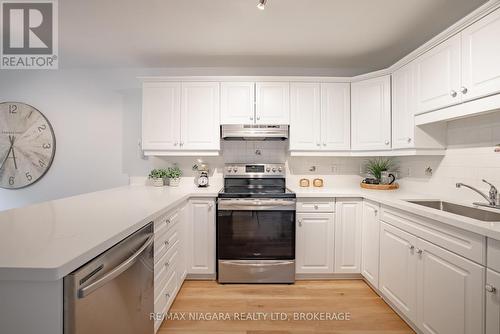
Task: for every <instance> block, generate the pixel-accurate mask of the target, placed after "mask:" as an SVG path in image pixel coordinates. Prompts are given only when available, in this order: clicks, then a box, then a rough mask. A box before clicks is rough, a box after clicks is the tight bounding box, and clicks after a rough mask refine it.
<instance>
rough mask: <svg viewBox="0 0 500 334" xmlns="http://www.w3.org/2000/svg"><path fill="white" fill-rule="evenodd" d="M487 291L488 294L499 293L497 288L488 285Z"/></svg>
mask: <svg viewBox="0 0 500 334" xmlns="http://www.w3.org/2000/svg"><path fill="white" fill-rule="evenodd" d="M485 289H486V291H488V292H491V293H497V288H495V287H494V286H493V285H490V284H486V286H485Z"/></svg>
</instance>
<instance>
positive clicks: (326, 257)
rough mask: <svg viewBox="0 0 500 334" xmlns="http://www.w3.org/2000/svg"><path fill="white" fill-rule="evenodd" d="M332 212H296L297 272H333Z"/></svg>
mask: <svg viewBox="0 0 500 334" xmlns="http://www.w3.org/2000/svg"><path fill="white" fill-rule="evenodd" d="M333 219H334V216H333V213H298V214H297V231H296V238H297V245H296V259H297V265H296V271H297V273H309V274H318V273H333V253H334V247H333V241H334V238H333V233H334V231H333Z"/></svg>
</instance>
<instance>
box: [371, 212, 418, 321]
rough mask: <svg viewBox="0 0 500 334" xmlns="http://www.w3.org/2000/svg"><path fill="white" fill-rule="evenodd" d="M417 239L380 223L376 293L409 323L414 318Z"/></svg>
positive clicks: (415, 307)
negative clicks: (385, 299)
mask: <svg viewBox="0 0 500 334" xmlns="http://www.w3.org/2000/svg"><path fill="white" fill-rule="evenodd" d="M416 243H417V237H415V236H414V235H412V234H409V233H406V232H404V231H402V230H400V229H398V228H396V227H394V226H392V225H389V224H386V223H384V222H381V223H380V275H379V290H380V292H381V293H382V294H383V295H384V296H385V298H387V299H388V300H389V301H390V302H391V303H392V304H394V306H396V307H397V309H398V310H399V311H400V312H401V313H402V314H404V315H405V316H406V317H407V318H408V319H409V320H411V321H415V320H416V318H417V280H416V275H417V257H416V254H415V245H416Z"/></svg>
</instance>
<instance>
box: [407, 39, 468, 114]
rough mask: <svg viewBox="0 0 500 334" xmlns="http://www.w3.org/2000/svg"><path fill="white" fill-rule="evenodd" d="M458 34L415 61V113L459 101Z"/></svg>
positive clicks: (459, 43) (460, 97)
mask: <svg viewBox="0 0 500 334" xmlns="http://www.w3.org/2000/svg"><path fill="white" fill-rule="evenodd" d="M460 50H461V39H460V35H456V36H454V37H452V38H450V39H449V40H447V41H445V42H443V43H441V44H440V45H438V46H436V47H435V48H433V49H432V50H430V51H429V52H427V53H425V54H423V55H422V56H420V57H419V58H417V60H416V61H415V68H416V77H415V84H416V104H417V113H423V112H427V111H431V110H435V109H440V108H444V107H448V106H451V105H453V104H457V103H460V102H461V99H462V96H461V93H460V86H461V85H460V80H461V74H460V72H461V66H460V61H461V57H460Z"/></svg>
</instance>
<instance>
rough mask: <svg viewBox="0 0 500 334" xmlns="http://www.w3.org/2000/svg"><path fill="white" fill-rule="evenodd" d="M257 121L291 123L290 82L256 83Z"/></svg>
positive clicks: (260, 122)
mask: <svg viewBox="0 0 500 334" xmlns="http://www.w3.org/2000/svg"><path fill="white" fill-rule="evenodd" d="M255 123H256V124H290V83H289V82H257V83H256V84H255Z"/></svg>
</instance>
